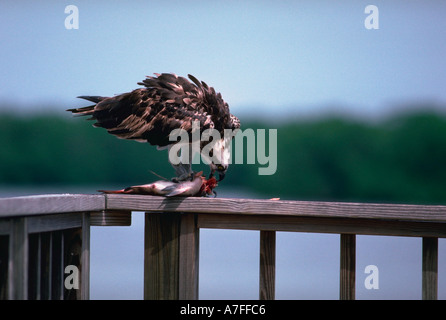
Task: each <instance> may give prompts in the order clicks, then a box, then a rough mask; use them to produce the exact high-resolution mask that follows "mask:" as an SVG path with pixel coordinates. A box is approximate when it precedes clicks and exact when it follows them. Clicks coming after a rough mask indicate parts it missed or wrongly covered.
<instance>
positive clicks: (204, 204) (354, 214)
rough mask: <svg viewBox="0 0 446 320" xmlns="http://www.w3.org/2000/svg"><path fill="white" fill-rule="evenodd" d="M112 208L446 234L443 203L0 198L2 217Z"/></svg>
mask: <svg viewBox="0 0 446 320" xmlns="http://www.w3.org/2000/svg"><path fill="white" fill-rule="evenodd" d="M114 210H119V211H144V212H182V213H197V214H198V226H199V227H200V228H228V229H249V230H274V231H300V232H318V233H319V232H322V233H326V232H328V233H354V234H379V235H401V236H435V237H446V206H444V205H407V204H376V203H348V202H317V201H284V200H278V201H275V200H262V199H228V198H195V197H189V198H165V197H157V196H144V195H116V194H106V195H100V194H98V195H83V194H54V195H39V196H26V197H14V198H3V199H0V218H3V217H13V216H28V215H42V214H52V213H63V212H97V211H114Z"/></svg>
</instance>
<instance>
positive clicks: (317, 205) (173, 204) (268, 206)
mask: <svg viewBox="0 0 446 320" xmlns="http://www.w3.org/2000/svg"><path fill="white" fill-rule="evenodd" d="M106 199H107V208H108V209H112V210H121V209H124V210H133V211H145V212H195V213H219V214H241V215H250V214H251V215H252V214H254V215H283V216H307V217H339V218H368V219H385V220H407V221H426V222H427V221H436V222H446V206H439V205H435V206H433V205H406V204H376V203H348V202H317V201H273V200H258V199H228V198H192V197H190V198H164V197H156V196H141V195H118V194H108V195H106Z"/></svg>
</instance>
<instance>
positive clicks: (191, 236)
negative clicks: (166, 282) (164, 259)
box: [178, 213, 200, 300]
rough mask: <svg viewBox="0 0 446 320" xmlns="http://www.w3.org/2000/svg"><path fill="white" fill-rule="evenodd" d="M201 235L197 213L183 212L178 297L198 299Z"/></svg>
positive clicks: (181, 298)
mask: <svg viewBox="0 0 446 320" xmlns="http://www.w3.org/2000/svg"><path fill="white" fill-rule="evenodd" d="M199 236H200V229H198V227H197V215H196V214H193V213H188V214H182V215H181V226H180V238H179V241H180V244H179V250H180V252H179V262H178V263H179V266H178V268H179V275H178V281H179V283H178V298H179V299H180V300H198V267H199V247H200V238H199Z"/></svg>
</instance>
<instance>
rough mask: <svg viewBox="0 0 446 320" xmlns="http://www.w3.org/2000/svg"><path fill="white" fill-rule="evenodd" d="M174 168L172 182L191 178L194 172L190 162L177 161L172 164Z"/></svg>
mask: <svg viewBox="0 0 446 320" xmlns="http://www.w3.org/2000/svg"><path fill="white" fill-rule="evenodd" d="M172 166H173V168H174V169H175V175H176V177H175V178H172V181H173V182H180V181H186V180H193V178H194V172H193V171H192V168H191V165H190V164H182V163H179V164H177V165H174V164H173V165H172Z"/></svg>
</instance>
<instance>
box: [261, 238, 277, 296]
mask: <svg viewBox="0 0 446 320" xmlns="http://www.w3.org/2000/svg"><path fill="white" fill-rule="evenodd" d="M259 277H260V281H259V282H260V283H259V299H260V300H274V299H275V297H276V232H275V231H263V230H262V231H260V272H259Z"/></svg>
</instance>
